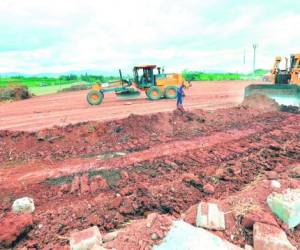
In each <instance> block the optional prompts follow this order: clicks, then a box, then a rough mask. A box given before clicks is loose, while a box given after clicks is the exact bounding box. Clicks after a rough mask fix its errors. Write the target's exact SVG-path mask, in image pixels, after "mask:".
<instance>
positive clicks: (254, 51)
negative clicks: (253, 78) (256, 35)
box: [253, 44, 258, 74]
mask: <svg viewBox="0 0 300 250" xmlns="http://www.w3.org/2000/svg"><path fill="white" fill-rule="evenodd" d="M257 47H258V45H257V44H253V74H254V73H255V61H256V49H257Z"/></svg>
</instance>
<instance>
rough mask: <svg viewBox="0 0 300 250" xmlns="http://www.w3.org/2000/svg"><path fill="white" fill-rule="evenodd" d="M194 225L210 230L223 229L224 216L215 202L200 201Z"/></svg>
mask: <svg viewBox="0 0 300 250" xmlns="http://www.w3.org/2000/svg"><path fill="white" fill-rule="evenodd" d="M196 226H197V227H203V228H207V229H212V230H225V217H224V212H222V211H221V210H220V209H219V208H218V205H217V204H214V203H206V202H200V203H199V205H198V208H197V216H196Z"/></svg>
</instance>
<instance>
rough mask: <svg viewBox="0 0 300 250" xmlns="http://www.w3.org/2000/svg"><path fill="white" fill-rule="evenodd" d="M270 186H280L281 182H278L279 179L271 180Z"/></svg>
mask: <svg viewBox="0 0 300 250" xmlns="http://www.w3.org/2000/svg"><path fill="white" fill-rule="evenodd" d="M271 187H272V188H275V189H276V188H280V187H281V184H280V182H279V181H276V180H273V181H271Z"/></svg>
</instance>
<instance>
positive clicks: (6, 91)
mask: <svg viewBox="0 0 300 250" xmlns="http://www.w3.org/2000/svg"><path fill="white" fill-rule="evenodd" d="M30 97H31V94H30V93H29V90H28V88H27V87H26V86H14V85H12V86H8V87H6V88H0V101H7V100H22V99H28V98H30Z"/></svg>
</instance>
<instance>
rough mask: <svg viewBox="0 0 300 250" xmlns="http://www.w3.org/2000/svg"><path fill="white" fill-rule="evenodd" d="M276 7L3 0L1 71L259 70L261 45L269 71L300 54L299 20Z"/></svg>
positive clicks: (156, 0) (189, 0)
mask: <svg viewBox="0 0 300 250" xmlns="http://www.w3.org/2000/svg"><path fill="white" fill-rule="evenodd" d="M293 1H294V0H292V1H291V2H293ZM270 3H272V5H271V6H270ZM277 3H278V6H279V5H282V6H286V5H284V3H285V2H284V1H281V0H278V1H277ZM297 4H298V5H299V3H298V1H297V0H295V4H294V5H291V6H294V7H295V5H297ZM275 5H276V1H269V0H266V1H265V2H264V3H260V2H258V1H251V2H250V3H248V4H246V5H245V4H243V3H242V2H241V1H235V0H229V1H227V0H213V1H204V0H186V1H181V0H173V1H171V0H165V1H161V0H152V1H150V0H128V1H121V0H111V1H98V0H86V1H84V0H72V1H71V0H64V1H61V0H59V1H58V0H51V1H50V0H43V1H38V0H26V1H21V0H2V1H1V6H0V35H1V34H3V37H2V38H1V40H2V41H0V72H7V71H21V72H25V73H39V72H64V71H70V70H86V69H94V70H96V69H98V70H104V71H112V70H116V69H118V68H123V69H125V70H128V71H129V69H130V68H131V67H132V66H133V65H134V64H139V63H141V64H143V63H157V64H160V65H164V66H166V68H169V69H170V70H172V71H180V70H183V69H186V68H189V69H194V70H226V71H232V72H236V71H245V70H251V68H252V49H251V44H252V43H253V42H257V43H258V44H259V48H258V50H257V52H258V57H257V67H261V68H268V67H270V66H271V64H272V61H273V57H274V56H275V55H277V54H281V53H282V54H283V55H289V54H290V53H292V52H297V51H295V50H297V49H298V50H300V49H299V48H298V47H297V42H296V41H300V33H299V32H296V31H295V26H293V25H291V24H295V23H299V21H300V20H299V15H298V14H297V13H296V11H294V10H293V9H291V10H289V9H282V8H280V7H278V8H275V7H276V6H275ZM274 6H275V7H274ZM294 7H293V8H294ZM299 7H300V6H299ZM274 8H275V9H274ZM294 9H296V8H294ZM279 10H280V11H279ZM277 12H278V13H277ZM266 13H267V14H268V15H266ZM1 30H2V32H3V33H1ZM14 35H15V39H13V37H12V36H14ZM298 46H299V43H298ZM244 49H246V52H247V53H246V59H247V64H246V65H243V51H244Z"/></svg>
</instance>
